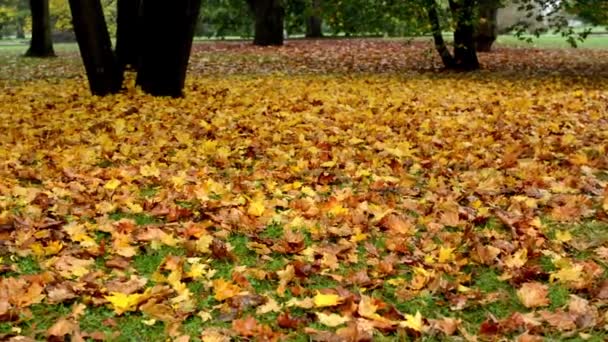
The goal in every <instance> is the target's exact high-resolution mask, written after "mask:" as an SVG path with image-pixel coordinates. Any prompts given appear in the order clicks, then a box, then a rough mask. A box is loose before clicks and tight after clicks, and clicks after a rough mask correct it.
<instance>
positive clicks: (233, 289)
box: [213, 278, 241, 301]
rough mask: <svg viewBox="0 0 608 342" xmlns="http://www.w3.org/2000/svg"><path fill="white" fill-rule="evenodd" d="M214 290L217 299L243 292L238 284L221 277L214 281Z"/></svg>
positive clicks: (220, 299)
mask: <svg viewBox="0 0 608 342" xmlns="http://www.w3.org/2000/svg"><path fill="white" fill-rule="evenodd" d="M213 292H214V293H215V296H214V297H215V299H216V300H218V301H222V300H225V299H228V298H232V297H234V296H236V295H237V294H239V293H240V292H241V289H240V288H239V287H238V286H237V285H235V284H233V283H231V282H229V281H225V280H224V279H222V278H220V279H216V280H214V281H213Z"/></svg>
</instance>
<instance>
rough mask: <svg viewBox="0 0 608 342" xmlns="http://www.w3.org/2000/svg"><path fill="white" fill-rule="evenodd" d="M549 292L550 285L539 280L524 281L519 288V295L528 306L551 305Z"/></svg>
mask: <svg viewBox="0 0 608 342" xmlns="http://www.w3.org/2000/svg"><path fill="white" fill-rule="evenodd" d="M548 294H549V287H548V286H547V285H545V284H542V283H539V282H530V283H524V284H522V286H521V288H520V289H519V290H517V297H518V298H519V300H520V301H521V303H522V304H523V305H524V306H525V307H527V308H536V307H539V306H547V305H549V298H548V297H547V295H548Z"/></svg>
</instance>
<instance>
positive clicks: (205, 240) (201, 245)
mask: <svg viewBox="0 0 608 342" xmlns="http://www.w3.org/2000/svg"><path fill="white" fill-rule="evenodd" d="M211 242H213V236H211V235H203V236H201V237H200V238H199V239H198V240H197V241H196V250H197V251H198V252H200V253H209V252H210V251H209V246H211Z"/></svg>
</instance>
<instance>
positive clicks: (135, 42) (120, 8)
mask: <svg viewBox="0 0 608 342" xmlns="http://www.w3.org/2000/svg"><path fill="white" fill-rule="evenodd" d="M116 12H117V13H118V14H117V18H116V58H117V60H118V64H119V65H120V67H121V68H122V69H123V70H124V69H125V68H127V66H130V67H131V68H133V69H137V65H138V63H139V37H140V36H141V32H139V29H138V27H139V24H140V23H141V0H118V1H117V2H116Z"/></svg>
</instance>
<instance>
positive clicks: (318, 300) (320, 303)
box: [313, 291, 343, 308]
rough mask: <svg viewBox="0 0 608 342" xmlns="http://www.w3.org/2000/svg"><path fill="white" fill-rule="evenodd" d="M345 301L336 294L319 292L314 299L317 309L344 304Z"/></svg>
mask: <svg viewBox="0 0 608 342" xmlns="http://www.w3.org/2000/svg"><path fill="white" fill-rule="evenodd" d="M342 301H343V299H342V298H341V297H340V296H338V295H335V294H322V293H321V292H319V291H317V294H316V295H315V296H314V298H313V302H314V304H315V306H316V307H317V308H322V307H326V306H335V305H338V304H340V303H342Z"/></svg>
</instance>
